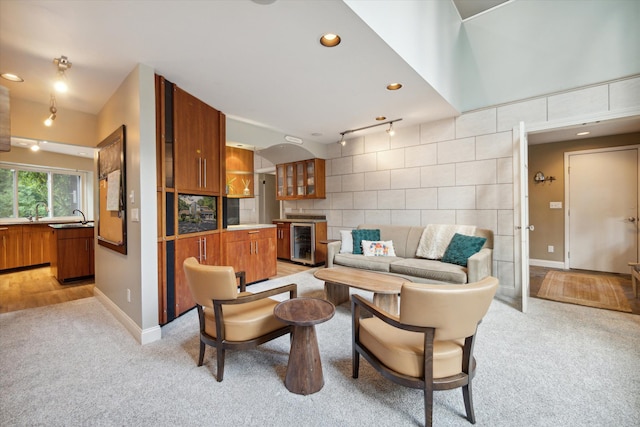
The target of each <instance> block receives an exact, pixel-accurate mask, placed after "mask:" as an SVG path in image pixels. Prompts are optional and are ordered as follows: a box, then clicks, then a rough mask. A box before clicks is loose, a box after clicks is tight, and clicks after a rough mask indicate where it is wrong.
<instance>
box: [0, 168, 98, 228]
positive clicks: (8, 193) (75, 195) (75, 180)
mask: <svg viewBox="0 0 640 427" xmlns="http://www.w3.org/2000/svg"><path fill="white" fill-rule="evenodd" d="M85 181H86V174H85V173H84V172H78V171H72V170H64V169H47V168H41V167H40V168H36V167H29V166H22V165H21V166H11V165H6V164H0V218H2V219H5V218H29V217H35V216H36V215H38V216H39V217H43V218H64V217H71V216H74V215H75V214H74V213H73V210H74V209H82V207H83V200H82V194H83V191H82V190H83V188H84V187H85ZM36 208H37V212H36Z"/></svg>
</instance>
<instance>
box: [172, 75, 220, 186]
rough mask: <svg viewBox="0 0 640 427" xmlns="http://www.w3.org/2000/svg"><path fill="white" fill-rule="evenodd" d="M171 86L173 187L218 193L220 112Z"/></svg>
mask: <svg viewBox="0 0 640 427" xmlns="http://www.w3.org/2000/svg"><path fill="white" fill-rule="evenodd" d="M173 90H174V92H173V95H174V96H173V141H174V156H175V171H174V173H175V187H176V189H178V190H180V191H183V192H187V191H188V192H197V193H203V194H220V146H221V141H224V139H221V135H220V134H221V132H220V121H221V120H220V112H219V111H218V110H216V109H215V108H213V107H210V106H209V105H207V104H205V103H204V102H202V101H200V100H199V99H198V98H196V97H194V96H193V95H190V94H189V93H187V92H185V91H183V90H182V89H180V88H179V87H177V86H175V85H174V86H173ZM222 145H224V144H223V143H222Z"/></svg>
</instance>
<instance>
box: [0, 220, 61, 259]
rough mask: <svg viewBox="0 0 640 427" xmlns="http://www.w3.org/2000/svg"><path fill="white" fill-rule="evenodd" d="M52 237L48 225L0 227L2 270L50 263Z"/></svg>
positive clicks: (34, 224) (30, 224)
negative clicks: (50, 238)
mask: <svg viewBox="0 0 640 427" xmlns="http://www.w3.org/2000/svg"><path fill="white" fill-rule="evenodd" d="M50 235H51V228H50V227H49V226H48V225H47V224H36V223H29V224H27V225H6V226H0V270H5V269H9V268H19V267H28V266H31V265H39V264H47V263H49V262H50V261H51V256H50V249H51V244H50V243H49V237H50Z"/></svg>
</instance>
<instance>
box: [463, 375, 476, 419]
mask: <svg viewBox="0 0 640 427" xmlns="http://www.w3.org/2000/svg"><path fill="white" fill-rule="evenodd" d="M462 398H463V399H464V408H465V410H466V411H467V420H469V422H470V423H471V424H475V423H476V414H475V412H474V411H473V394H472V391H471V380H469V384H467V385H465V386H462Z"/></svg>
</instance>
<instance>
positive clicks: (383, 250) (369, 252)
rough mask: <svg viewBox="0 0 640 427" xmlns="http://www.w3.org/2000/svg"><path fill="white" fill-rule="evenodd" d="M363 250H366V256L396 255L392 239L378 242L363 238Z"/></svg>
mask: <svg viewBox="0 0 640 427" xmlns="http://www.w3.org/2000/svg"><path fill="white" fill-rule="evenodd" d="M362 252H364V256H396V252H395V251H394V250H393V241H392V240H387V241H376V242H372V241H371V240H363V241H362Z"/></svg>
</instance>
